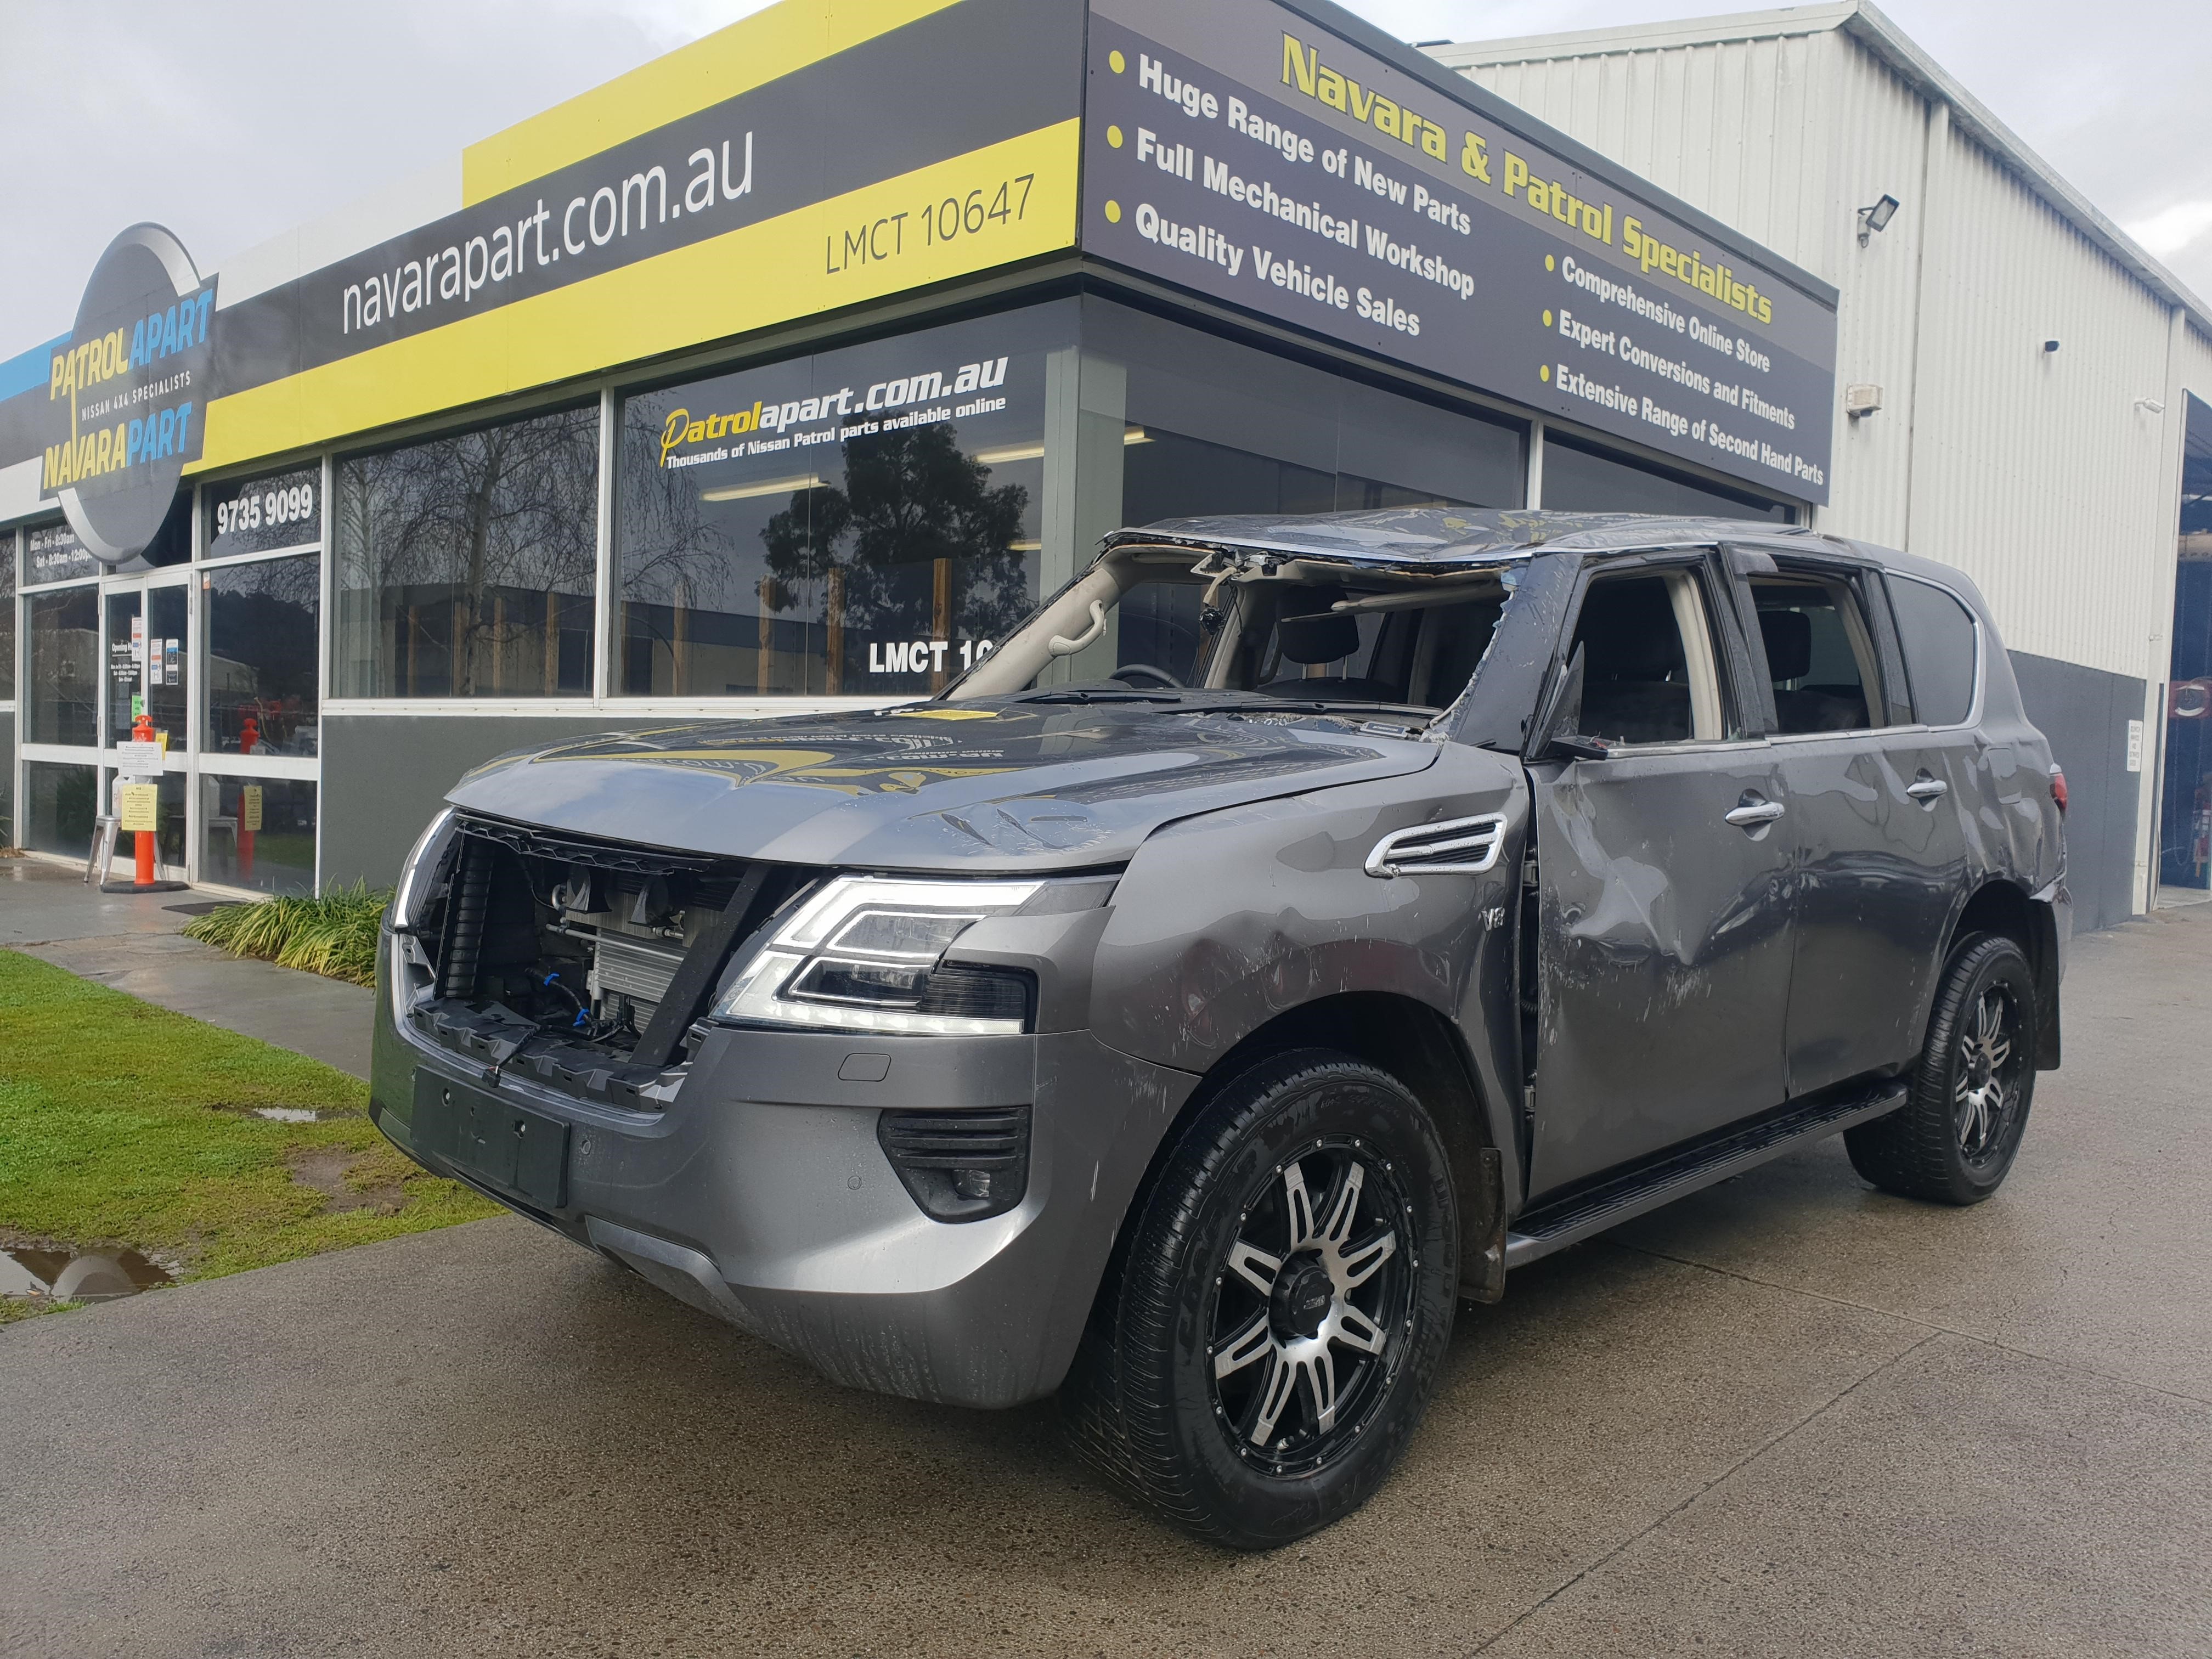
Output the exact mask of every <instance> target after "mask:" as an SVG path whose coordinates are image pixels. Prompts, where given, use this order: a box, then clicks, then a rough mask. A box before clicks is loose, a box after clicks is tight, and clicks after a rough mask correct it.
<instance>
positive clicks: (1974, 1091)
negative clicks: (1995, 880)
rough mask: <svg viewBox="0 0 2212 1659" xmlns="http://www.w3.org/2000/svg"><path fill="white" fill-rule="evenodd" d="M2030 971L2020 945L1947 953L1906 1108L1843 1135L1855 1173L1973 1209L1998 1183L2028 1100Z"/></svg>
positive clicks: (1989, 941) (1977, 944)
mask: <svg viewBox="0 0 2212 1659" xmlns="http://www.w3.org/2000/svg"><path fill="white" fill-rule="evenodd" d="M2039 1016H2040V1011H2039V1008H2038V1007H2037V1006H2036V1000H2035V972H2034V969H2033V967H2032V966H2031V965H2030V964H2029V963H2028V960H2027V955H2026V953H2025V952H2024V951H2021V947H2020V945H2019V944H2018V942H2017V941H2015V940H2014V939H2008V938H2005V937H2003V936H2002V935H1999V934H1993V933H1989V934H1982V935H1979V936H1978V937H1976V938H1972V939H1966V940H1965V941H1964V942H1962V943H1961V944H1960V945H1959V946H1958V948H1957V949H1956V950H1954V951H1953V952H1952V955H1951V961H1950V964H1949V966H1948V968H1946V969H1945V970H1944V975H1943V981H1942V984H1941V986H1939V987H1937V990H1936V1007H1935V1012H1934V1013H1933V1015H1932V1016H1931V1017H1930V1018H1929V1022H1928V1041H1927V1044H1926V1046H1925V1047H1924V1048H1923V1049H1922V1051H1921V1055H1920V1063H1919V1065H1918V1066H1917V1069H1916V1070H1915V1072H1914V1073H1913V1078H1912V1089H1911V1095H1910V1096H1909V1097H1908V1098H1907V1100H1906V1103H1905V1106H1904V1107H1903V1108H1902V1109H1900V1110H1898V1111H1895V1112H1893V1113H1892V1114H1890V1115H1888V1116H1887V1117H1884V1118H1878V1119H1876V1120H1875V1121H1874V1122H1871V1123H1863V1124H1860V1125H1859V1126H1858V1127H1857V1128H1854V1129H1850V1130H1847V1131H1845V1133H1844V1146H1846V1147H1847V1148H1848V1149H1849V1151H1850V1157H1851V1164H1852V1166H1853V1167H1854V1168H1855V1169H1857V1170H1858V1172H1859V1173H1860V1174H1861V1175H1862V1176H1865V1177H1866V1178H1867V1179H1868V1180H1869V1181H1871V1182H1874V1184H1875V1186H1877V1187H1879V1188H1882V1190H1883V1191H1885V1192H1892V1193H1896V1194H1900V1195H1902V1196H1904V1197H1906V1198H1921V1199H1928V1200H1932V1201H1934V1202H1936V1203H1942V1204H1978V1203H1980V1202H1981V1201H1982V1200H1984V1199H1985V1198H1987V1197H1988V1196H1989V1195H1990V1194H1991V1193H1994V1192H1995V1191H1996V1189H1997V1188H1999V1187H2001V1186H2002V1185H2003V1184H2004V1178H2005V1176H2006V1175H2007V1174H2008V1173H2009V1172H2010V1170H2011V1169H2012V1161H2013V1158H2014V1156H2015V1154H2016V1153H2017V1152H2019V1151H2020V1141H2021V1134H2022V1133H2024V1132H2025V1131H2026V1129H2027V1109H2028V1106H2029V1103H2031V1102H2032V1101H2033V1098H2034V1095H2035V1051H2036V1033H2037V1024H2036V1022H2037V1020H2038V1018H2039Z"/></svg>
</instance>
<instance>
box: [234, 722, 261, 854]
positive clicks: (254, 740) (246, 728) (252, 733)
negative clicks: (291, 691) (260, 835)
mask: <svg viewBox="0 0 2212 1659" xmlns="http://www.w3.org/2000/svg"><path fill="white" fill-rule="evenodd" d="M260 745H261V722H260V721H258V720H255V719H254V718H253V716H252V715H251V714H248V715H247V716H246V720H245V722H244V723H243V724H242V725H241V726H240V727H239V729H238V752H239V753H240V754H241V755H250V754H252V752H253V751H254V750H256V749H258V748H259V747H260ZM238 873H239V874H240V876H245V877H250V876H252V873H253V831H252V830H251V829H248V828H246V786H244V785H240V788H239V796H238Z"/></svg>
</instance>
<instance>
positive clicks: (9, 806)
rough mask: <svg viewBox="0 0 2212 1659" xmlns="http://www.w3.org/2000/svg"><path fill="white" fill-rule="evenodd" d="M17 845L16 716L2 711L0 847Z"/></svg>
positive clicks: (9, 711) (0, 719) (0, 731)
mask: <svg viewBox="0 0 2212 1659" xmlns="http://www.w3.org/2000/svg"><path fill="white" fill-rule="evenodd" d="M13 603H15V601H13V600H12V599H11V600H9V604H11V605H12V604H13ZM14 845H15V713H14V711H13V710H7V709H0V847H13V846H14Z"/></svg>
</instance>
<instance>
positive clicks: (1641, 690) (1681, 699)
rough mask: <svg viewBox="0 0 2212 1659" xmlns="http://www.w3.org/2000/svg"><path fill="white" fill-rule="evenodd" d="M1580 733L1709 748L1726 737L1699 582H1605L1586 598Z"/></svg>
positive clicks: (1667, 575) (1578, 644) (1581, 624)
mask: <svg viewBox="0 0 2212 1659" xmlns="http://www.w3.org/2000/svg"><path fill="white" fill-rule="evenodd" d="M1577 649H1580V650H1581V651H1582V653H1583V705H1582V718H1581V720H1580V721H1579V722H1578V724H1579V726H1580V729H1581V732H1582V734H1583V736H1586V737H1592V738H1602V739H1604V740H1605V741H1606V742H1607V743H1616V744H1656V743H1710V742H1715V741H1717V740H1718V739H1719V738H1721V737H1722V736H1723V734H1724V732H1725V729H1726V728H1725V720H1724V717H1723V704H1722V697H1721V690H1720V673H1719V670H1718V667H1717V662H1716V659H1715V657H1714V654H1713V641H1712V632H1711V626H1710V624H1709V623H1708V622H1707V621H1706V617H1705V602H1704V599H1703V598H1702V596H1701V595H1700V593H1699V587H1698V581H1697V578H1696V576H1695V575H1693V574H1692V573H1690V572H1688V571H1663V572H1655V573H1652V574H1636V575H1632V576H1629V575H1624V576H1601V577H1599V578H1598V579H1597V580H1595V581H1594V582H1592V583H1591V584H1590V586H1589V591H1588V592H1586V593H1584V595H1583V607H1582V614H1581V616H1580V617H1578V618H1577V621H1576V623H1575V634H1574V639H1573V641H1571V644H1570V645H1569V647H1568V659H1569V660H1570V661H1571V660H1573V655H1574V652H1575V651H1576V650H1577Z"/></svg>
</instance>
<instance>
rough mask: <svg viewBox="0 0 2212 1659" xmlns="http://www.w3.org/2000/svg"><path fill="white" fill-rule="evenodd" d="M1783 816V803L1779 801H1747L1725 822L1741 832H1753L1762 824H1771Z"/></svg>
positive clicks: (1730, 814) (1724, 820)
mask: <svg viewBox="0 0 2212 1659" xmlns="http://www.w3.org/2000/svg"><path fill="white" fill-rule="evenodd" d="M1781 816H1782V803H1781V802H1780V801H1778V800H1761V801H1747V802H1746V803H1745V804H1744V805H1741V806H1739V807H1737V808H1736V809H1735V811H1732V812H1729V813H1728V814H1727V815H1726V816H1725V817H1724V819H1723V822H1725V823H1732V824H1734V825H1735V827H1736V828H1737V829H1756V828H1757V827H1758V826H1759V825H1760V824H1762V823H1773V822H1774V820H1775V819H1777V818H1778V817H1781Z"/></svg>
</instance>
